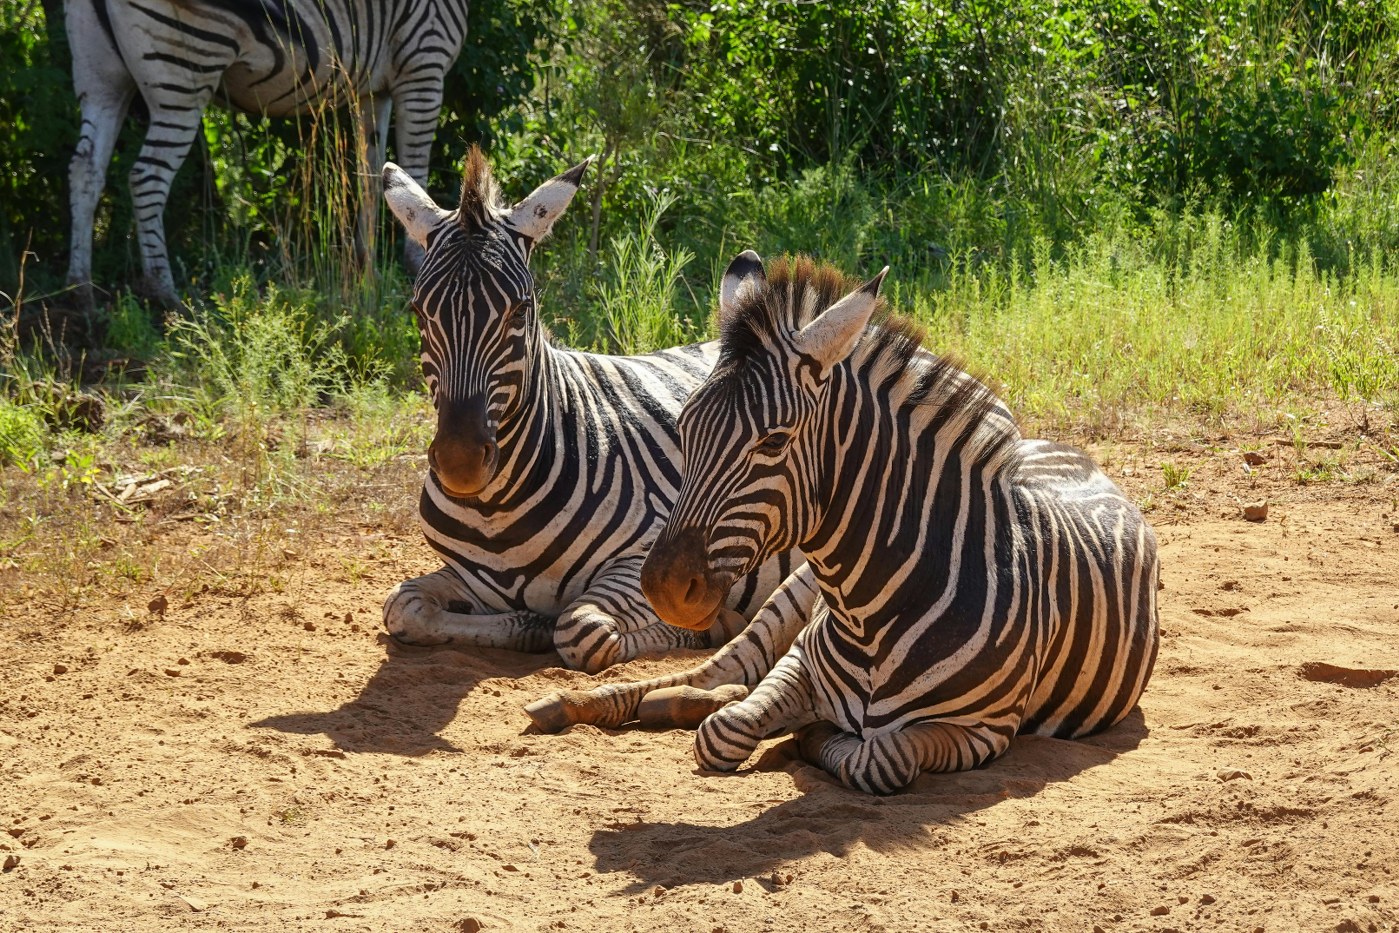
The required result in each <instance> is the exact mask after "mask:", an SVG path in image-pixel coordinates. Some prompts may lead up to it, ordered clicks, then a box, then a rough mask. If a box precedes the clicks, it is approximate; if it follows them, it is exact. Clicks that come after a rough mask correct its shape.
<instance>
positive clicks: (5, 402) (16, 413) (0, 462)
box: [0, 395, 48, 466]
mask: <svg viewBox="0 0 1399 933" xmlns="http://www.w3.org/2000/svg"><path fill="white" fill-rule="evenodd" d="M47 438H48V426H47V425H46V424H45V423H44V418H43V416H42V415H41V414H40V412H39V411H38V409H37V408H36V407H34V406H32V405H24V404H19V403H16V402H13V401H11V400H10V399H8V398H6V397H5V396H3V395H0V466H9V465H11V464H13V465H17V466H25V465H27V464H31V463H32V462H33V461H34V459H35V458H36V457H37V456H38V455H39V453H40V452H41V451H42V450H43V449H44V442H45V440H46V439H47Z"/></svg>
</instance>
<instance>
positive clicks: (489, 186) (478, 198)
mask: <svg viewBox="0 0 1399 933" xmlns="http://www.w3.org/2000/svg"><path fill="white" fill-rule="evenodd" d="M504 211H505V205H504V203H503V202H502V201H501V199H500V186H499V185H498V184H496V180H495V175H494V174H492V172H491V163H490V162H488V161H486V156H485V154H484V153H482V152H481V147H480V146H478V145H476V144H475V143H473V144H472V146H471V150H470V151H469V152H468V153H467V154H466V166H465V171H464V173H463V174H462V180H461V204H460V206H459V207H458V209H457V223H459V224H461V225H462V226H463V227H466V228H468V229H472V228H477V229H479V228H481V227H484V226H486V225H487V224H489V223H491V222H492V221H494V220H495V219H496V218H497V217H499V216H500V215H501V214H502V213H504Z"/></svg>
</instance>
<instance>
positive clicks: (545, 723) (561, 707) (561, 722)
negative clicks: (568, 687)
mask: <svg viewBox="0 0 1399 933" xmlns="http://www.w3.org/2000/svg"><path fill="white" fill-rule="evenodd" d="M525 714H526V715H527V716H529V718H530V720H531V721H532V722H533V723H534V727H535V728H536V729H538V730H539V731H540V732H560V731H562V730H564V729H567V728H568V727H569V726H571V725H573V724H574V723H575V722H577V719H575V718H574V716H573V714H572V711H571V710H570V709H569V704H568V702H567V701H566V700H564V697H563V694H561V693H551V694H549V695H548V696H547V697H544V698H543V699H539V700H535V701H534V702H533V703H529V704H526V706H525Z"/></svg>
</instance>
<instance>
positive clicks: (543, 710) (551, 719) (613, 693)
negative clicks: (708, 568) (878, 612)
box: [525, 564, 817, 732]
mask: <svg viewBox="0 0 1399 933" xmlns="http://www.w3.org/2000/svg"><path fill="white" fill-rule="evenodd" d="M816 592H817V590H816V580H815V577H814V576H813V575H812V573H811V570H810V568H809V567H808V566H807V565H806V564H803V565H802V566H801V567H799V568H797V570H796V571H795V572H794V573H793V574H792V575H791V576H790V577H788V578H787V579H786V580H785V581H784V582H783V583H782V585H781V586H780V587H778V588H777V591H776V592H774V593H773V594H772V596H771V597H769V598H768V601H767V602H766V603H764V604H763V607H762V608H761V609H759V610H758V613H757V615H755V616H754V617H753V621H752V622H751V623H750V624H749V625H748V627H747V628H745V629H744V630H743V631H742V632H740V633H739V635H738V637H736V638H734V639H733V640H732V641H730V642H729V643H728V644H726V645H724V647H722V648H720V649H719V651H717V652H716V653H715V654H714V656H713V657H711V658H709V659H708V660H706V661H705V662H704V663H703V664H700V665H699V666H698V667H694V668H691V669H690V670H688V671H682V672H680V673H676V674H664V675H662V676H660V677H654V678H651V679H650V680H641V681H636V682H634V683H629V684H605V685H603V686H601V687H596V688H594V689H592V690H566V691H563V692H561V693H553V694H550V695H549V696H546V697H543V698H542V699H539V700H535V701H534V702H533V703H531V704H529V705H528V706H526V707H525V712H526V713H528V714H529V717H530V719H532V720H534V724H535V726H536V727H537V728H538V729H539V730H540V731H541V732H558V731H559V730H560V729H563V728H566V727H568V726H571V725H575V724H577V723H589V724H591V725H596V726H605V727H609V728H615V727H617V726H620V725H622V724H623V723H626V722H630V721H632V720H633V719H636V718H638V717H641V718H642V719H644V720H646V724H647V725H658V726H671V727H679V728H685V729H689V728H694V726H695V724H696V719H703V716H699V715H698V713H699V712H703V713H705V714H708V713H712V712H714V711H716V710H718V709H721V708H723V707H724V706H726V705H727V704H728V703H730V702H732V701H733V700H734V699H738V698H740V697H739V695H738V694H736V693H734V692H732V691H725V690H724V689H723V688H726V687H733V686H739V687H745V688H746V687H751V686H753V685H755V684H757V683H758V682H759V681H760V680H762V679H763V678H764V677H765V676H767V673H768V672H769V671H770V670H772V666H773V664H775V663H776V662H777V659H778V658H780V657H782V655H784V654H786V653H787V650H788V649H789V648H790V647H791V646H792V642H793V640H794V639H796V637H797V633H799V632H800V631H801V630H802V628H804V627H805V626H806V623H807V620H808V619H810V618H811V607H812V603H813V602H814V601H815V599H816ZM677 688H691V689H694V690H695V691H697V692H700V693H702V695H700V696H696V695H695V694H683V693H682V694H667V693H666V692H665V691H668V690H674V689H677ZM643 703H644V704H645V705H646V706H647V707H649V710H648V711H647V714H645V715H643V712H642V705H643Z"/></svg>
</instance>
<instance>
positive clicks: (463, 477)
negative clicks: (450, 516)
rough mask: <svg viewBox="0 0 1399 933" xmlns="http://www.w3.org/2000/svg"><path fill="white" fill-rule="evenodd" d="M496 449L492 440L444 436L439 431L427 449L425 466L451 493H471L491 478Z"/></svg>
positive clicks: (474, 493)
mask: <svg viewBox="0 0 1399 933" xmlns="http://www.w3.org/2000/svg"><path fill="white" fill-rule="evenodd" d="M499 460H500V448H499V446H497V444H496V442H495V441H494V440H484V439H483V440H467V439H463V438H458V437H447V438H444V437H443V436H442V435H441V433H440V432H439V433H438V436H437V437H436V438H435V439H433V442H432V444H431V445H430V446H429V447H428V449H427V462H428V467H429V468H431V470H432V472H433V474H434V475H436V477H437V481H438V482H439V483H440V484H441V485H442V488H443V489H444V490H445V491H446V492H447V493H448V494H449V495H452V496H457V497H462V496H474V495H476V494H477V493H479V492H480V491H481V490H482V489H484V488H485V487H486V484H487V483H489V482H490V481H491V480H492V479H493V478H494V477H495V471H496V466H497V464H498V463H499Z"/></svg>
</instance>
